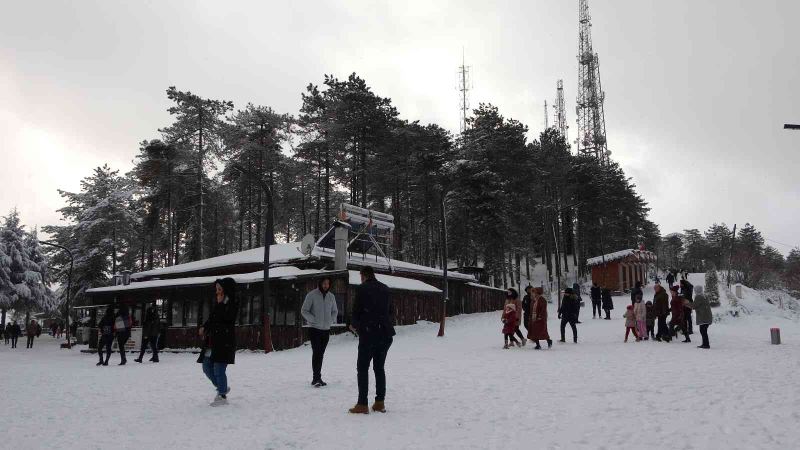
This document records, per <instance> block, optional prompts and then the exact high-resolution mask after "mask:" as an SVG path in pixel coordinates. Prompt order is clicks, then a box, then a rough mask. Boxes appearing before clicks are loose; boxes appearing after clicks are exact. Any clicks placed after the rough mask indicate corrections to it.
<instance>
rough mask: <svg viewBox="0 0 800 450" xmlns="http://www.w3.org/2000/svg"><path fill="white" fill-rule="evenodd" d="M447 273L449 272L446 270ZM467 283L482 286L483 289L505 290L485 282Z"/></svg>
mask: <svg viewBox="0 0 800 450" xmlns="http://www.w3.org/2000/svg"><path fill="white" fill-rule="evenodd" d="M448 273H449V272H448ZM467 284H468V285H469V286H473V287H479V288H483V289H494V290H495V291H502V292H505V291H506V290H505V289H501V288H496V287H494V286H488V285H486V284H480V283H467Z"/></svg>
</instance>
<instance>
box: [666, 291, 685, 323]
mask: <svg viewBox="0 0 800 450" xmlns="http://www.w3.org/2000/svg"><path fill="white" fill-rule="evenodd" d="M683 303H684V300H683V297H680V296H677V297H675V298H673V299H672V301H670V302H669V307H670V309H671V310H672V321H671V322H672V323H677V324H682V323H683Z"/></svg>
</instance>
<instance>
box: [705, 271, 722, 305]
mask: <svg viewBox="0 0 800 450" xmlns="http://www.w3.org/2000/svg"><path fill="white" fill-rule="evenodd" d="M705 295H706V298H708V302H709V303H710V304H711V306H719V279H718V278H717V270H716V268H712V269H711V270H709V271H708V272H706V288H705Z"/></svg>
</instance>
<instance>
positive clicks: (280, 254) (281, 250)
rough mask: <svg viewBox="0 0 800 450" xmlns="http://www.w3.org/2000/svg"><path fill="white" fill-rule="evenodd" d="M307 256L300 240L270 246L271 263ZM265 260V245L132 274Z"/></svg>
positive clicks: (155, 274)
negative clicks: (302, 251)
mask: <svg viewBox="0 0 800 450" xmlns="http://www.w3.org/2000/svg"><path fill="white" fill-rule="evenodd" d="M303 258H306V256H305V255H303V254H302V253H301V252H300V243H299V242H290V243H288V244H274V245H271V246H270V248H269V262H270V264H277V263H288V262H290V261H293V260H297V259H303ZM263 261H264V247H258V248H252V249H250V250H245V251H241V252H236V253H231V254H229V255H222V256H215V257H213V258H206V259H201V260H200V261H192V262H188V263H184V264H176V265H174V266H169V267H162V268H160V269H153V270H146V271H144V272H137V273H134V274H132V275H131V279H132V280H137V279H140V278H154V277H162V276H165V275H176V274H181V273H186V272H197V271H203V270H210V269H218V268H222V267H232V266H239V265H244V264H259V263H263Z"/></svg>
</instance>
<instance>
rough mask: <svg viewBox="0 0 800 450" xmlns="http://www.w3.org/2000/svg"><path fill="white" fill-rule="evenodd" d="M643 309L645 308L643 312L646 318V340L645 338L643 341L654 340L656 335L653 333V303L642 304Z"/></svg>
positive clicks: (654, 324)
mask: <svg viewBox="0 0 800 450" xmlns="http://www.w3.org/2000/svg"><path fill="white" fill-rule="evenodd" d="M644 307H645V310H646V313H645V316H646V321H647V335H646V336H647V338H645V339H648V338H650V339H653V340H655V338H656V333H655V328H656V314H655V312H654V311H653V302H651V301H650V300H648V301H647V302H646V303H645V304H644Z"/></svg>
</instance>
